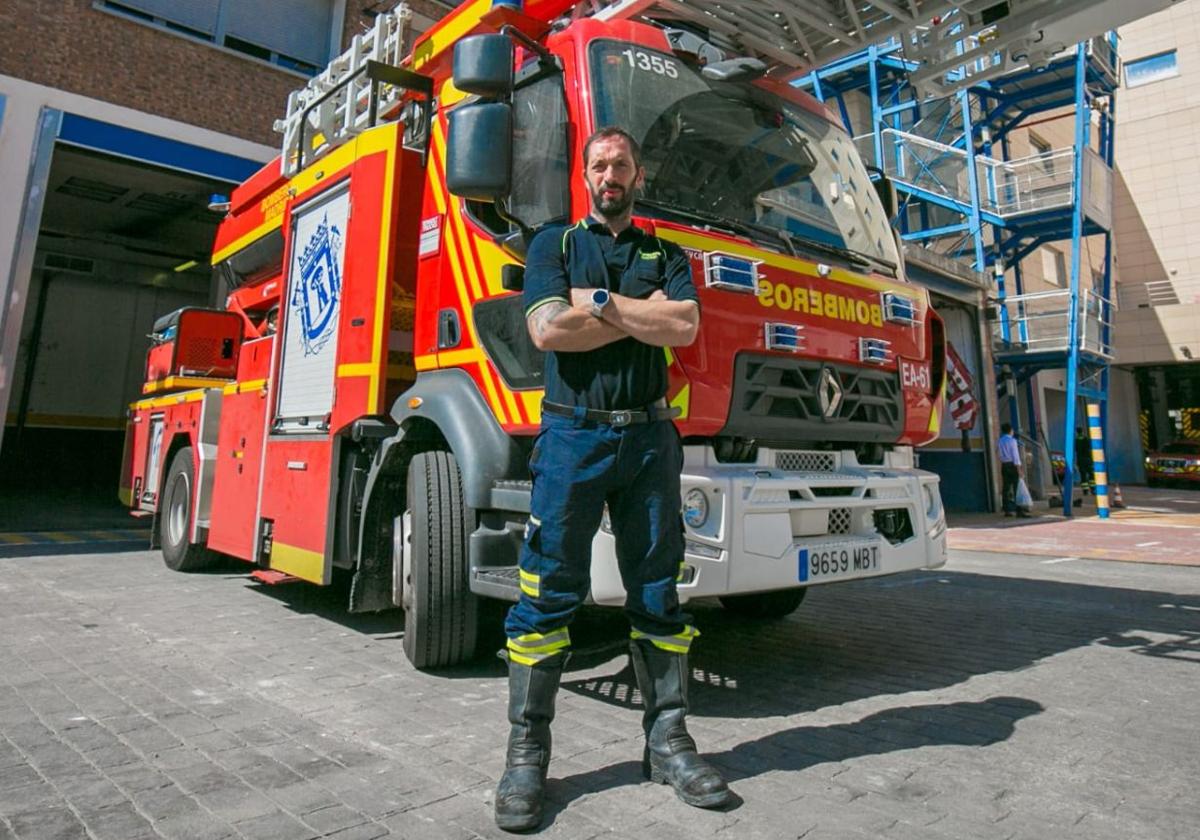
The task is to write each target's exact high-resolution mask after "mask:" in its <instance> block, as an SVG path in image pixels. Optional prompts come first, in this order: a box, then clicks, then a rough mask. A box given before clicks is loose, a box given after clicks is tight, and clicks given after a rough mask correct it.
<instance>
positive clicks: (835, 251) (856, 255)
mask: <svg viewBox="0 0 1200 840" xmlns="http://www.w3.org/2000/svg"><path fill="white" fill-rule="evenodd" d="M795 242H796V244H797V246H798V247H800V248H805V249H808V250H809V251H818V252H820V253H822V254H830V255H831V256H835V257H840V258H841V259H843V260H845V261H846V262H848V263H852V264H854V265H860V266H862V267H864V268H870V267H871V266H878V267H880V268H885V269H887V270H888V271H890V272H891V273H892V275H893V276H895V274H896V264H895V263H893V262H892V261H891V260H885V259H884V258H883V257H875V256H872V255H870V254H864V253H863V252H862V251H855V250H854V249H853V248H847V247H845V246H843V245H830V244H829V243H828V242H820V241H818V240H815V239H796V240H795Z"/></svg>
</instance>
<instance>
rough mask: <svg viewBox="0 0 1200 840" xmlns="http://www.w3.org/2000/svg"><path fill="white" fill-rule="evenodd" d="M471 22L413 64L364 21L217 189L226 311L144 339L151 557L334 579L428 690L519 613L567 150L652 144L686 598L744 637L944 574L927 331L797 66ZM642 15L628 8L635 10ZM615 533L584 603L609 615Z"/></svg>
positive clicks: (940, 342)
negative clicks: (668, 315) (513, 609)
mask: <svg viewBox="0 0 1200 840" xmlns="http://www.w3.org/2000/svg"><path fill="white" fill-rule="evenodd" d="M573 5H574V4H573V3H572V2H569V0H525V2H524V5H523V8H519V7H518V6H519V4H516V3H513V2H511V0H510V2H496V3H493V2H491V0H473V1H472V2H467V3H464V4H462V5H461V6H460V7H459V8H458V9H456V10H455V11H454V12H452V13H450V14H449V15H448V16H447V17H446V18H444V19H443V20H442V21H440V22H439V23H438V24H437V25H436V26H435V27H434V28H433V29H431V30H430V31H429V32H427V33H425V34H424V35H423V36H422V37H420V38H419V39H417V40H416V42H415V45H414V46H413V48H412V50H411V53H410V54H408V55H407V56H402V55H401V54H400V49H401V46H400V45H401V44H402V43H404V41H405V38H404V29H405V21H406V19H407V17H408V14H409V13H408V10H407V9H406V8H405V7H404V6H403V5H401V6H400V7H398V8H397V9H396V10H395V11H394V12H391V13H389V14H386V15H382V16H380V17H379V18H378V19H377V22H376V26H375V28H374V29H373V30H371V32H369V33H367V34H366V35H363V36H359V37H357V38H356V39H355V41H354V43H353V44H352V45H351V48H350V49H349V50H348V51H347V52H346V53H345V54H344V55H342V56H340V57H339V58H338V59H336V60H335V61H334V62H333V63H332V64H331V65H330V66H329V67H328V68H327V69H326V70H325V71H324V72H323V73H322V74H321V75H320V76H318V77H317V78H315V79H313V80H312V81H311V82H310V83H309V84H308V86H306V87H305V88H304V89H302V90H300V91H297V92H296V93H294V94H293V95H292V97H291V98H290V99H289V102H288V108H287V116H286V118H285V119H284V120H281V121H280V122H279V123H277V126H276V127H277V129H279V130H280V131H281V132H282V133H283V135H284V143H283V151H282V153H281V155H280V157H279V159H278V160H276V161H274V162H272V163H270V164H269V165H267V166H265V167H264V168H263V169H262V170H261V171H259V172H258V173H257V174H255V175H254V176H252V177H251V178H250V179H249V180H248V181H246V182H245V183H244V184H242V185H240V186H239V187H237V189H235V190H234V191H233V193H232V195H231V196H230V198H229V202H228V205H229V206H228V212H227V215H226V217H225V219H224V221H223V223H222V224H221V226H220V229H219V232H218V235H217V241H216V244H215V247H214V252H213V257H212V264H213V268H214V272H215V275H216V278H217V282H218V283H219V284H220V289H219V292H220V299H222V300H223V301H224V302H225V306H224V308H223V309H221V310H205V309H186V310H182V311H179V312H176V313H172V314H171V315H169V316H166V317H164V318H162V319H160V321H159V323H158V324H157V325H156V327H155V333H154V336H153V344H154V346H153V347H152V348H151V350H150V353H149V358H148V363H147V381H146V384H145V387H144V392H145V398H144V399H142V400H140V401H139V402H136V403H134V404H133V405H132V407H131V411H130V422H129V432H128V440H127V454H126V464H125V476H124V480H123V482H122V485H123V486H122V495H123V497H124V498H126V500H127V502H128V503H129V504H130V506H131V507H132V508H133V509H134V513H135V514H138V515H142V516H153V517H154V518H155V520H156V528H155V533H156V534H157V535H158V538H159V540H160V541H161V548H162V552H163V557H164V559H165V561H166V563H167V565H168V566H169V567H170V568H172V569H177V570H180V571H189V570H194V569H199V568H202V567H203V566H205V564H207V563H209V562H210V560H211V559H212V558H213V557H214V554H215V553H219V554H222V555H228V556H231V557H235V558H239V559H241V560H244V561H246V562H248V563H250V564H251V565H252V566H254V567H255V570H254V572H253V574H254V575H255V576H257V577H258V578H259V579H261V580H264V581H267V582H270V581H277V580H291V579H297V578H298V579H302V580H305V581H310V582H312V583H315V584H329V583H331V581H332V580H333V578H334V576H335V575H347V576H349V577H350V586H349V602H350V603H349V609H350V610H352V611H373V610H383V609H389V608H394V607H401V608H403V610H404V612H405V633H404V647H405V651H406V653H407V655H408V656H409V658H410V659H411V660H412V662H413V663H414V665H416V666H417V667H421V668H424V667H436V666H443V665H448V664H452V663H455V662H459V661H462V660H464V659H466V658H467V657H469V656H471V655H472V654H473V652H474V651H475V648H476V647H477V646H478V644H479V640H480V638H481V634H482V623H481V618H480V616H481V614H482V612H481V611H482V610H483V607H484V605H485V604H486V603H489V599H501V600H515V599H516V597H517V593H518V592H519V584H518V575H517V557H518V553H519V551H520V547H521V544H522V531H523V528H524V523H525V520H526V519H527V517H528V514H529V498H530V487H531V485H530V481H529V472H528V468H527V461H528V456H529V452H530V448H531V445H532V441H533V437H534V435H535V434H536V432H537V429H538V424H539V419H540V414H539V407H540V400H541V395H542V392H541V388H540V386H541V370H542V358H541V356H540V354H539V353H538V352H537V351H536V350H535V348H534V347H533V345H532V343H531V342H530V340H529V338H528V335H527V332H526V329H525V323H524V313H523V308H522V305H521V295H520V289H521V287H522V282H523V272H522V264H523V255H524V254H525V251H526V248H527V246H528V243H529V240H530V237H531V235H532V234H533V233H534V232H535V231H536V230H537V229H539V228H540V227H542V226H545V225H549V224H553V223H567V222H570V221H571V220H573V219H578V218H581V217H582V216H583V215H585V214H586V213H587V212H588V211H589V209H590V208H589V202H588V196H587V191H586V188H585V184H584V180H583V178H582V177H581V164H580V157H581V145H582V142H583V140H584V138H586V137H587V136H588V134H589V133H590V132H591V131H592V130H593V129H595V128H596V127H598V126H601V125H605V124H619V125H621V126H624V127H626V128H627V129H629V130H630V131H631V132H632V133H633V134H634V135H635V136H637V137H639V138H640V140H641V143H642V147H643V158H644V161H643V162H644V165H645V167H646V186H645V190H644V193H643V194H642V195H641V196H640V198H639V201H638V203H637V205H636V208H635V218H636V223H637V224H638V225H640V226H642V227H644V228H645V229H646V230H648V231H651V232H652V233H653V234H654V235H655V236H658V237H660V238H662V239H665V240H669V241H671V242H675V243H677V244H678V245H679V246H680V247H681V248H683V249H684V251H685V252H686V253H687V254H688V255H689V256H690V258H691V261H692V269H693V273H694V277H695V279H696V284H697V287H698V289H699V294H700V298H701V301H702V313H703V315H702V319H701V321H702V323H701V328H700V333H699V337H698V339H697V340H696V342H695V343H694V344H693V345H692V346H690V347H686V348H679V349H677V350H675V351H671V350H667V351H666V355H667V360H668V364H669V371H670V393H669V397H668V398H669V401H670V403H671V405H673V406H675V407H676V408H678V409H679V417H678V420H677V424H678V428H679V431H680V433H681V435H682V437H683V440H684V449H685V462H686V463H685V466H684V473H683V476H682V486H683V499H682V516H683V520H684V523H685V526H686V557H685V563H684V565H683V568H682V571H681V577H680V582H679V591H680V595H681V597H682V598H683V599H684V600H686V599H691V598H696V597H703V596H718V597H720V599H721V601H722V602H723V604H724V605H725V606H726V607H727V608H729V609H731V610H734V611H737V612H739V613H742V614H746V615H752V616H757V617H769V616H778V615H783V614H786V613H788V612H790V611H791V610H794V609H795V608H796V607H797V606H798V605H799V603H800V600H801V598H802V597H803V595H804V593H805V592H806V587H807V586H809V585H812V584H821V583H827V582H835V581H844V580H849V579H855V578H862V577H869V576H875V575H883V574H890V573H895V572H901V571H906V570H912V569H920V568H932V567H936V566H939V565H941V564H942V563H943V562H944V559H945V536H944V532H945V519H944V515H943V510H942V504H941V500H940V497H939V494H938V480H937V477H936V476H935V475H933V474H930V473H927V472H923V471H921V470H918V469H916V468H915V467H914V455H913V447H914V446H920V445H921V444H924V443H927V442H929V441H930V440H932V439H933V438H934V437H936V435H937V434H938V429H939V423H940V421H939V410H940V406H939V403H940V399H941V394H942V388H943V380H944V374H945V362H944V358H945V354H944V336H943V330H942V326H941V321H940V320H939V318H938V317H937V315H936V314H935V313H934V312H933V310H932V308H931V307H930V305H929V298H928V295H927V293H926V292H925V291H924V290H923V289H921V288H918V287H914V286H912V285H909V284H908V283H907V282H906V280H905V276H904V266H903V263H902V260H901V259H900V256H899V254H898V249H897V240H896V237H895V234H894V233H893V231H892V230H891V228H890V226H889V220H888V215H887V211H886V210H885V207H884V202H883V201H881V197H882V198H884V199H886V198H887V195H888V193H887V191H886V189H883V190H881V189H880V188H879V187H880V183H879V182H878V181H877V182H875V183H873V182H872V179H871V177H870V174H869V173H868V171H867V169H866V168H865V167H864V165H863V163H862V162H861V160H860V157H859V155H858V153H857V152H856V150H855V146H854V144H853V143H852V141H851V138H850V137H849V136H848V135H847V134H846V132H845V131H844V130H843V129H842V128H841V127H840V125H839V124H838V123H837V121H836V120H835V119H834V118H833V117H832V115H831V114H830V113H829V112H827V110H826V109H825V108H824V106H822V105H820V104H819V103H817V102H816V101H815V100H814V99H812V98H811V97H809V96H807V95H805V94H803V93H801V92H799V91H797V90H796V89H795V88H794V87H793V86H791V85H790V84H788V78H787V76H786V73H783V72H781V71H780V70H779V69H778V68H774V67H769V66H767V65H766V64H764V63H763V62H762V61H761V60H759V59H756V58H753V57H747V56H742V55H736V54H731V52H730V50H729V44H728V43H722V42H721V40H720V38H718V37H716V36H715V35H713V34H711V33H708V32H706V31H704V30H703V29H700V28H698V27H695V26H690V25H686V24H682V23H680V24H678V25H675V23H673V22H671V21H666V22H664V21H661V20H657V21H656V20H653V19H650V18H648V17H647V16H646V15H645V13H644V12H645V8H644V7H645V6H646V4H644V3H643V4H629V3H624V4H622V3H618V4H616V5H615V6H608V7H604V8H598V7H594V6H593V4H589V3H585V4H582V5H583V6H584V7H585V10H584V11H583V12H578V11H572V6H573ZM622 7H631V8H633V9H635V10H637V11H639V12H640V13H639V14H632V13H630V14H623V13H622V11H621V9H622ZM623 597H624V594H623V591H622V588H621V581H620V576H619V574H618V572H617V566H616V559H615V553H614V547H613V539H612V536H611V533H610V530H609V528H608V526H607V522H605V524H604V525H602V527H601V529H600V531H599V532H598V533H597V534H596V537H595V541H594V545H593V561H592V592H591V598H592V600H593V601H594V602H595V603H597V604H621V603H622V602H623Z"/></svg>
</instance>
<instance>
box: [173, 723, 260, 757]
mask: <svg viewBox="0 0 1200 840" xmlns="http://www.w3.org/2000/svg"><path fill="white" fill-rule="evenodd" d="M187 743H188V744H189V745H190V746H191V747H193V748H195V749H198V750H201V751H202V752H204V753H207V754H208V755H209V756H214V755H215V754H217V753H222V752H228V751H229V750H240V749H245V747H246V742H245V741H243V740H242V739H241V738H238V737H237V736H236V735H234V734H233V733H231V732H226V731H224V730H223V729H216V728H214V729H213V730H212V731H210V732H205V733H202V734H200V735H192V736H190V737H188V739H187Z"/></svg>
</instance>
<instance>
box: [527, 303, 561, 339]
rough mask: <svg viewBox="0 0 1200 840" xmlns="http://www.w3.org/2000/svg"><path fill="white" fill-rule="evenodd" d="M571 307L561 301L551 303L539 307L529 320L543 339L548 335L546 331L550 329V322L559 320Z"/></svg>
mask: <svg viewBox="0 0 1200 840" xmlns="http://www.w3.org/2000/svg"><path fill="white" fill-rule="evenodd" d="M570 308H571V307H570V306H568V305H567V304H565V303H563V302H562V301H560V300H556V301H551V302H550V303H547V304H545V305H544V306H539V307H538V308H537V309H536V310H535V311H534V313H533V314H532V315H530V316H529V320H530V321H532V322H533V329H534V331H535V332H536V333H537V335H538V337H539V338H541V337H542V336H543V335H545V334H546V330H547V329H548V328H549V327H550V322H551V321H553V320H554V319H555V318H557V317H558V316H559V315H560V314H562V313H563V312H566V311H567V310H568V309H570Z"/></svg>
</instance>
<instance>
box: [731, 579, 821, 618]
mask: <svg viewBox="0 0 1200 840" xmlns="http://www.w3.org/2000/svg"><path fill="white" fill-rule="evenodd" d="M807 594H808V587H807V586H802V587H798V588H796V589H777V590H775V591H774V592H759V593H757V594H754V595H722V596H721V598H720V601H721V606H723V607H724V608H725V609H727V610H729V611H730V612H731V613H733V614H734V615H739V616H741V617H743V618H752V619H755V620H757V621H771V620H773V619H777V618H783V617H784V616H785V615H791V614H792V613H794V612H795V611H796V608H797V607H799V606H800V603H801V602H802V601H803V600H804V596H805V595H807Z"/></svg>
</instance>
